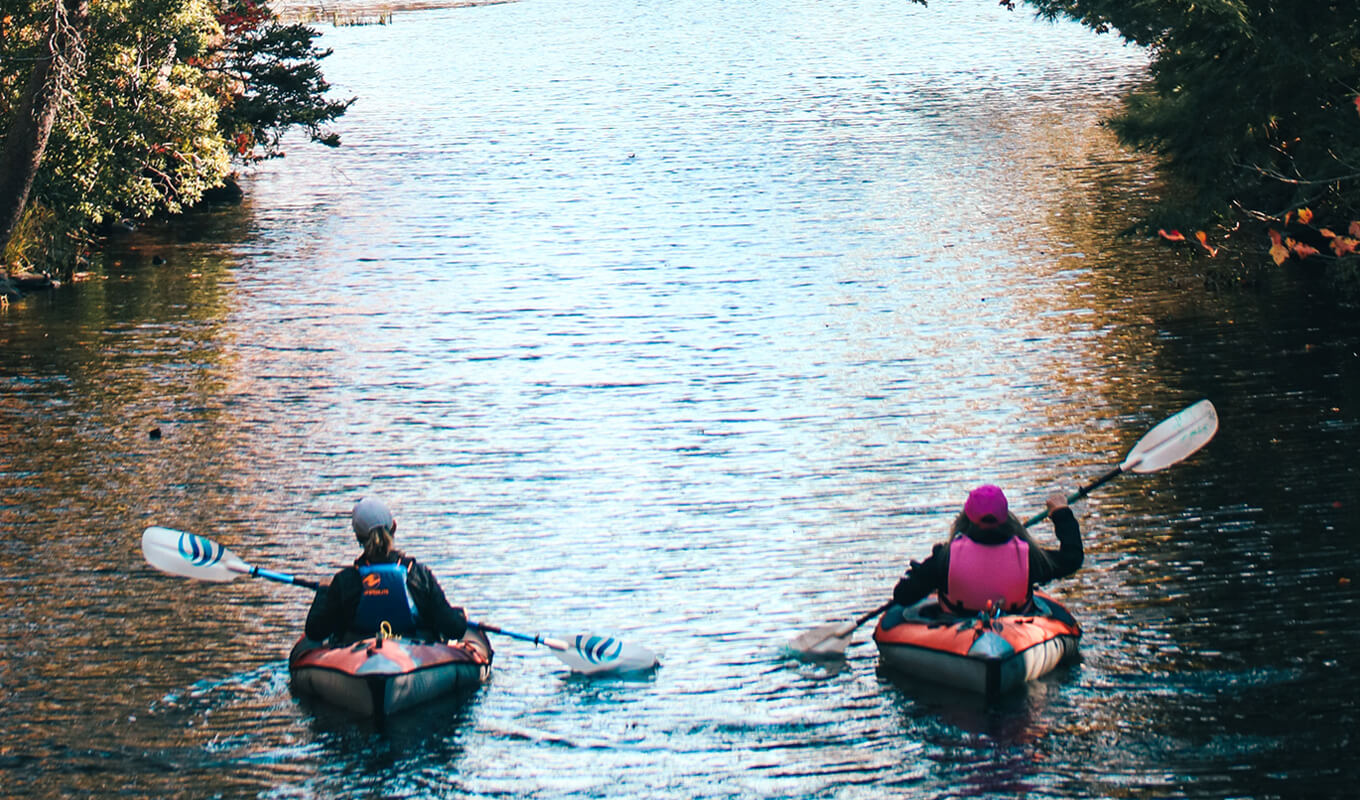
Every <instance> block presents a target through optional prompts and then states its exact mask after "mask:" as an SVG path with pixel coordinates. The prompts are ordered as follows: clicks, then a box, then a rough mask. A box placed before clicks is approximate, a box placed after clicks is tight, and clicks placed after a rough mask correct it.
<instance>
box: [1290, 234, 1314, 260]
mask: <svg viewBox="0 0 1360 800" xmlns="http://www.w3.org/2000/svg"><path fill="white" fill-rule="evenodd" d="M1289 249H1290V250H1293V251H1294V255H1296V256H1298V257H1299V258H1311V257H1313V256H1315V255H1317V254H1318V249H1317V248H1316V247H1313V246H1312V245H1309V244H1304V243H1303V242H1296V241H1294V240H1293V239H1290V240H1289Z"/></svg>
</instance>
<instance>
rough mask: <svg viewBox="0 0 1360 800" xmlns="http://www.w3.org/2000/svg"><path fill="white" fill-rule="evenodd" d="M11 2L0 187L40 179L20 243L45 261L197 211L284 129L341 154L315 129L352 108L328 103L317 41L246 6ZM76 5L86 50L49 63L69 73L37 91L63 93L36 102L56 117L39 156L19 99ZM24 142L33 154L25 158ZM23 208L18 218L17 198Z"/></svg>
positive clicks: (272, 148) (4, 23)
mask: <svg viewBox="0 0 1360 800" xmlns="http://www.w3.org/2000/svg"><path fill="white" fill-rule="evenodd" d="M8 2H12V3H14V6H15V7H14V8H13V9H12V10H11V11H7V12H5V13H4V14H3V16H0V119H3V120H6V121H7V122H8V124H7V125H6V126H5V129H6V130H8V131H10V133H9V134H7V136H6V140H5V142H4V143H3V145H4V149H3V150H0V153H3V158H4V162H3V163H0V176H4V175H7V174H9V173H10V172H14V173H16V174H22V173H23V172H24V167H25V165H29V166H32V165H34V164H36V165H37V167H36V170H33V171H32V173H31V177H32V192H31V194H30V195H29V197H28V198H27V199H28V201H29V202H28V203H27V205H26V222H27V223H28V224H27V230H28V232H29V236H30V239H36V240H38V241H39V242H40V244H41V245H42V247H43V248H44V249H46V250H47V251H48V252H49V254H50V253H51V252H53V251H62V250H63V249H65V248H62V247H61V245H62V243H63V242H64V241H66V240H67V238H68V237H70V236H72V235H74V234H77V233H78V232H80V231H82V230H86V229H88V228H89V226H91V225H95V224H98V223H100V222H103V221H105V220H108V219H117V218H121V217H134V218H136V217H148V216H151V215H154V214H159V213H177V212H179V211H182V210H183V209H185V208H187V207H189V206H192V205H193V204H195V203H197V202H198V201H199V200H200V199H201V198H202V196H203V193H204V191H205V190H207V189H209V188H212V187H215V186H219V185H221V184H222V182H223V180H224V179H225V178H226V177H227V175H228V174H229V173H230V171H231V168H232V159H233V157H235V158H238V159H241V160H249V159H253V158H258V157H263V156H267V155H272V154H274V153H275V152H276V145H277V142H278V137H279V136H280V135H282V133H283V132H284V131H285V130H287V129H288V128H290V127H293V126H301V127H304V128H305V129H307V130H308V131H309V132H310V133H311V135H312V137H313V138H314V139H316V140H319V141H323V142H326V143H328V144H335V143H336V142H337V140H336V139H335V137H334V136H333V135H332V134H328V133H326V132H325V131H324V130H323V129H322V127H321V126H322V125H323V124H324V123H325V122H328V121H330V120H333V119H335V118H336V117H338V116H340V115H341V114H343V113H344V111H345V109H346V107H347V106H348V103H346V102H332V101H328V100H326V99H325V97H324V94H325V92H326V91H327V90H328V88H329V87H328V86H327V85H326V83H325V81H324V79H323V78H322V76H321V72H320V68H319V61H320V60H321V59H322V58H325V56H326V55H327V54H328V53H327V52H326V51H321V50H318V49H316V48H315V47H313V46H312V42H313V39H314V37H315V36H316V33H315V32H314V31H312V30H310V29H308V28H305V27H303V26H297V25H283V24H281V23H280V22H278V20H277V19H276V18H275V17H274V16H273V15H272V13H270V12H269V10H268V8H267V6H264V5H262V4H259V3H255V2H251V0H98V2H93V3H88V2H86V0H8ZM8 2H7V5H8ZM77 3H79V4H80V5H81V6H82V7H85V6H88V20H87V21H86V24H85V26H84V28H83V32H84V36H83V37H77V38H75V39H73V41H75V42H76V44H77V45H78V46H77V48H76V50H78V52H79V55H81V56H82V58H81V59H78V61H79V63H78V64H77V63H76V62H77V59H71V58H65V59H59V60H58V61H57V62H55V63H60V64H62V65H65V66H66V67H68V68H67V69H64V70H61V71H60V73H59V74H60V76H61V77H62V78H63V80H62V81H60V82H58V83H56V84H54V83H53V81H51V80H47V81H46V83H44V84H43V85H47V86H53V85H55V86H57V88H58V89H59V91H57V92H56V93H55V94H52V93H49V94H48V95H40V96H41V97H48V98H49V101H47V102H45V103H42V104H39V105H41V107H42V108H44V109H51V110H54V112H55V113H54V115H53V117H52V124H51V125H50V131H51V135H50V137H48V138H47V139H46V142H45V145H46V146H45V147H43V146H41V145H42V144H43V143H41V142H39V141H38V140H37V139H36V138H34V137H33V136H31V135H25V134H24V132H25V131H27V130H28V129H29V127H31V126H27V125H26V124H25V123H24V120H26V119H30V118H33V107H34V103H33V102H32V100H31V99H30V95H31V94H32V92H30V91H29V90H28V87H30V86H31V85H32V84H34V83H38V82H39V81H38V78H37V77H34V76H39V73H40V72H41V70H42V69H43V64H44V63H45V62H44V58H46V56H47V54H48V53H51V52H52V50H53V45H52V42H53V41H54V40H53V39H52V36H51V30H52V22H51V19H52V16H53V11H52V9H53V6H54V4H55V6H56V7H57V8H58V9H60V8H63V7H65V6H75V5H76V4H77ZM67 49H70V48H69V47H68V48H67ZM50 60H51V59H49V61H50ZM39 77H40V76H39ZM53 97H54V98H55V99H51V98H53ZM15 131H18V132H19V134H20V135H16V134H15ZM26 141H27V142H30V143H33V144H37V145H38V146H36V147H24V146H21V145H23V144H24V143H25V142H26ZM25 153H28V157H27V160H25V155H24V154H25ZM19 207H20V209H24V208H25V205H24V203H23V198H20V201H19ZM3 210H4V209H3V206H0V211H3ZM0 222H3V217H0ZM11 230H12V228H11ZM10 233H11V231H6V230H3V229H0V245H3V246H5V247H9V246H10V244H11V238H10ZM9 249H10V253H9V254H10V255H11V256H13V255H16V253H14V252H13V248H12V247H10V248H9ZM29 257H30V258H34V256H33V255H32V254H29Z"/></svg>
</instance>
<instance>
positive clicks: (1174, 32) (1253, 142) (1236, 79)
mask: <svg viewBox="0 0 1360 800" xmlns="http://www.w3.org/2000/svg"><path fill="white" fill-rule="evenodd" d="M1026 2H1028V3H1029V5H1031V6H1033V7H1034V8H1036V9H1037V10H1038V11H1039V13H1040V15H1042V16H1046V17H1049V18H1056V17H1069V18H1071V19H1075V20H1079V21H1080V22H1082V23H1084V24H1086V25H1087V26H1089V27H1091V28H1092V29H1094V30H1096V31H1101V32H1113V33H1116V34H1117V35H1119V36H1122V37H1123V38H1124V39H1125V40H1126V41H1129V42H1132V43H1135V44H1138V45H1141V46H1144V47H1146V48H1148V49H1149V51H1150V54H1151V56H1152V60H1151V65H1150V76H1149V80H1148V81H1147V82H1146V83H1145V84H1144V85H1143V86H1141V87H1139V88H1138V89H1136V90H1135V91H1134V92H1133V93H1132V94H1131V95H1130V96H1129V97H1128V98H1127V102H1126V105H1125V107H1124V109H1123V111H1122V112H1121V113H1120V114H1119V115H1118V116H1117V117H1116V118H1114V119H1113V120H1112V125H1113V127H1114V129H1115V130H1116V132H1117V133H1118V134H1119V135H1120V136H1121V138H1122V139H1123V140H1124V141H1126V142H1128V143H1131V144H1134V145H1136V146H1139V147H1142V148H1145V149H1147V150H1150V151H1152V152H1156V153H1159V154H1161V155H1163V156H1165V157H1166V159H1167V162H1168V165H1169V167H1170V168H1171V170H1172V174H1173V175H1174V176H1176V177H1178V178H1180V179H1182V180H1183V181H1184V182H1185V185H1186V186H1187V187H1188V191H1187V192H1186V193H1185V196H1184V197H1179V198H1172V199H1171V200H1170V202H1169V203H1168V207H1174V206H1176V205H1179V208H1178V210H1177V213H1179V214H1180V215H1181V219H1180V220H1179V222H1181V223H1182V224H1184V223H1185V222H1187V221H1190V220H1192V219H1193V221H1208V220H1209V219H1211V218H1212V217H1214V216H1215V215H1219V216H1225V215H1226V216H1231V215H1234V214H1247V215H1249V216H1252V217H1254V218H1257V219H1266V218H1272V219H1273V218H1279V217H1281V216H1282V215H1283V214H1284V213H1285V212H1286V211H1287V210H1288V209H1291V208H1296V207H1299V206H1311V207H1313V208H1314V209H1315V210H1318V211H1319V212H1320V213H1326V214H1330V215H1334V216H1336V217H1338V218H1341V217H1344V218H1348V219H1353V218H1354V217H1355V216H1356V213H1357V210H1358V209H1357V205H1360V196H1357V191H1356V189H1357V180H1360V113H1357V111H1358V107H1357V95H1360V3H1357V2H1356V1H1355V0H1195V2H1186V0H1137V2H1130V0H1026ZM1003 4H1006V3H1003ZM1168 210H1169V208H1168Z"/></svg>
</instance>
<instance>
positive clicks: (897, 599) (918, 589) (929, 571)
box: [893, 508, 1086, 606]
mask: <svg viewBox="0 0 1360 800" xmlns="http://www.w3.org/2000/svg"><path fill="white" fill-rule="evenodd" d="M1049 519H1051V520H1053V533H1054V535H1055V536H1057V537H1058V549H1057V550H1050V549H1048V548H1034V547H1031V548H1030V552H1029V582H1030V585H1031V586H1039V585H1042V584H1045V583H1048V582H1049V581H1051V580H1055V579H1057V578H1062V577H1065V576H1067V575H1071V574H1072V573H1074V572H1076V571H1077V570H1078V569H1080V568H1081V564H1082V562H1083V561H1084V560H1085V558H1086V554H1085V552H1084V551H1083V550H1082V546H1081V528H1080V526H1079V525H1078V524H1077V517H1076V515H1075V514H1073V513H1072V509H1070V508H1060V509H1058V510H1057V511H1055V512H1053V513H1052V514H1050V515H1049ZM974 538H975V539H976V540H977V541H978V542H979V543H980V544H1001V543H1002V542H1003V541H1004V538H1000V539H998V540H996V541H988V540H986V539H983V538H981V537H980V536H975V537H974ZM1036 550H1041V551H1042V555H1041V554H1040V553H1039V552H1036ZM1044 556H1047V558H1044ZM948 584H949V545H948V544H947V543H944V542H941V543H940V544H937V545H935V547H934V549H933V550H932V551H931V553H930V556H929V557H928V558H927V559H926V560H925V561H913V562H911V566H910V567H909V568H908V569H907V574H906V575H903V576H902V579H901V580H899V581H898V582H897V585H896V586H894V587H893V602H894V603H898V604H900V605H904V606H909V605H911V604H912V603H915V602H917V601H918V600H920V599H921V598H923V597H925V596H926V595H928V594H930V593H931V592H945V593H947V590H948V588H949V587H948Z"/></svg>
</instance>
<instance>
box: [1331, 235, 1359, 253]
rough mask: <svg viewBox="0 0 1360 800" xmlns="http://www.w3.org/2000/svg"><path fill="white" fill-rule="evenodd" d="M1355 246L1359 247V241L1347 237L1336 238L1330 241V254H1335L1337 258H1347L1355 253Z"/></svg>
mask: <svg viewBox="0 0 1360 800" xmlns="http://www.w3.org/2000/svg"><path fill="white" fill-rule="evenodd" d="M1356 245H1360V240H1357V239H1352V238H1351V237H1349V236H1337V237H1334V238H1333V239H1332V252H1333V253H1336V257H1337V258H1341V257H1342V256H1348V255H1350V254H1351V253H1354V252H1355V246H1356Z"/></svg>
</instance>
